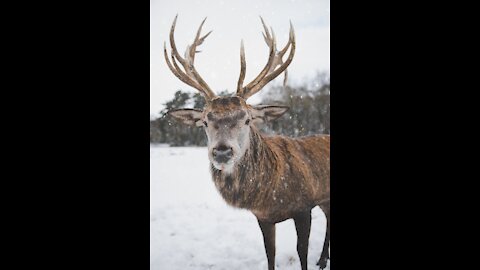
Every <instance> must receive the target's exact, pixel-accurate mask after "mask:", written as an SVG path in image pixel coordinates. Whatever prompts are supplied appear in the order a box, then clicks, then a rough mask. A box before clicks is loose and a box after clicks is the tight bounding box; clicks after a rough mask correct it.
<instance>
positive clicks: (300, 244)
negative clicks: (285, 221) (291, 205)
mask: <svg viewBox="0 0 480 270" xmlns="http://www.w3.org/2000/svg"><path fill="white" fill-rule="evenodd" d="M293 220H294V221H295V228H296V229H297V252H298V257H299V258H300V264H301V265H302V270H307V257H308V238H309V237H310V225H311V221H312V215H311V213H310V211H308V212H304V213H300V214H298V215H296V216H295V217H294V218H293Z"/></svg>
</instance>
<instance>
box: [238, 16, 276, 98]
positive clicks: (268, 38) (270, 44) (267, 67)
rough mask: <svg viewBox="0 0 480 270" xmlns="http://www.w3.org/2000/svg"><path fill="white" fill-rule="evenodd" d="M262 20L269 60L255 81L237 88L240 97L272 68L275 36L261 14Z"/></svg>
mask: <svg viewBox="0 0 480 270" xmlns="http://www.w3.org/2000/svg"><path fill="white" fill-rule="evenodd" d="M260 20H261V21H262V24H263V28H264V30H265V34H263V33H262V34H263V37H264V38H265V42H266V43H267V45H268V47H269V49H270V53H269V55H268V61H267V64H266V65H265V67H264V68H263V69H262V71H261V72H260V74H258V76H257V77H256V78H255V79H254V80H253V81H251V82H250V83H249V84H248V85H247V86H245V87H240V89H241V90H240V91H239V90H238V89H237V95H238V96H240V97H242V96H244V95H245V94H246V93H247V92H248V91H250V88H252V87H253V86H255V85H256V84H257V83H258V82H260V81H261V80H262V79H263V78H264V77H265V76H266V75H267V73H268V71H269V70H270V68H271V66H272V64H273V61H274V57H275V47H276V41H275V38H272V36H271V35H270V32H269V31H268V28H267V26H266V25H265V22H264V21H263V18H262V17H261V16H260Z"/></svg>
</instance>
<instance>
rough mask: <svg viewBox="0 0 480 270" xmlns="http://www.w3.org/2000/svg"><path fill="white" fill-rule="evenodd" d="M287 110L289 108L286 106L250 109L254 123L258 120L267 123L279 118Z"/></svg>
mask: <svg viewBox="0 0 480 270" xmlns="http://www.w3.org/2000/svg"><path fill="white" fill-rule="evenodd" d="M288 109H290V108H289V107H287V106H271V105H259V106H254V107H252V109H251V113H252V118H253V120H254V121H255V122H258V120H261V121H264V122H267V121H272V120H275V119H277V118H279V117H280V116H282V115H283V114H284V113H286V112H287V111H288Z"/></svg>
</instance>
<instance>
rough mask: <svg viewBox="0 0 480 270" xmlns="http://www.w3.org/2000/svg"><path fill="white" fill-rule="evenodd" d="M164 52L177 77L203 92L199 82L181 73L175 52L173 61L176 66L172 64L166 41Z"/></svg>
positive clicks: (168, 64) (170, 67) (171, 69)
mask: <svg viewBox="0 0 480 270" xmlns="http://www.w3.org/2000/svg"><path fill="white" fill-rule="evenodd" d="M163 54H164V56H165V61H166V62H167V66H168V68H169V69H170V71H172V73H173V75H175V77H177V78H178V79H180V80H181V81H182V82H184V83H186V84H188V85H190V86H192V87H193V88H195V89H197V90H199V91H200V92H202V93H203V89H202V87H201V86H200V85H199V84H198V83H197V82H195V81H193V80H192V79H191V78H190V77H188V76H185V74H182V73H181V72H183V71H182V70H181V69H180V67H179V66H178V65H177V62H176V61H175V58H174V56H173V54H172V61H173V64H174V65H175V67H173V66H172V63H170V60H169V59H168V53H167V47H166V44H165V43H163Z"/></svg>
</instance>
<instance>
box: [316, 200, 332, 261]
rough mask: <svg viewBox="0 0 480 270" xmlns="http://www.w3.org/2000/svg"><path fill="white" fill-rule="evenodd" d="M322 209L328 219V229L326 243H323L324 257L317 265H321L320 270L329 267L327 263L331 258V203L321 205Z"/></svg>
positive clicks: (321, 256)
mask: <svg viewBox="0 0 480 270" xmlns="http://www.w3.org/2000/svg"><path fill="white" fill-rule="evenodd" d="M320 208H321V209H322V210H323V212H324V213H325V217H326V218H327V228H326V230H325V242H323V249H322V255H320V259H318V262H317V265H320V269H324V268H325V267H327V261H328V259H329V258H330V255H329V251H328V248H329V246H330V202H328V203H326V204H323V205H320Z"/></svg>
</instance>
